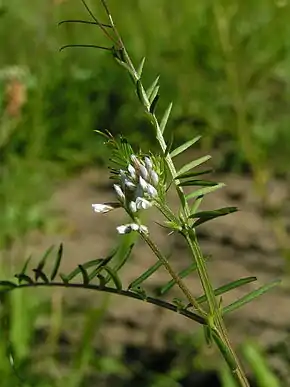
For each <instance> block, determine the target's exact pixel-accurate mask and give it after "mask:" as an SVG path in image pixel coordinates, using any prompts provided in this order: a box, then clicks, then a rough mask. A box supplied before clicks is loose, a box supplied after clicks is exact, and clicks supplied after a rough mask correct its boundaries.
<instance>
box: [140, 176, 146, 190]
mask: <svg viewBox="0 0 290 387" xmlns="http://www.w3.org/2000/svg"><path fill="white" fill-rule="evenodd" d="M139 183H140V185H141V187H142V189H144V190H146V189H147V183H146V181H145V180H144V179H143V177H142V176H140V177H139Z"/></svg>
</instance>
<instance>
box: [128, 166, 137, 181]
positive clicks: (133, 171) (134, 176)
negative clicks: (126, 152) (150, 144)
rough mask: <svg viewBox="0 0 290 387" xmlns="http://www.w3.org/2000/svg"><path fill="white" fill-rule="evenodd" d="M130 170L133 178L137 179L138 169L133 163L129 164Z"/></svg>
mask: <svg viewBox="0 0 290 387" xmlns="http://www.w3.org/2000/svg"><path fill="white" fill-rule="evenodd" d="M128 172H129V173H130V175H131V177H132V179H133V180H135V179H136V170H135V168H134V167H133V165H131V164H129V165H128Z"/></svg>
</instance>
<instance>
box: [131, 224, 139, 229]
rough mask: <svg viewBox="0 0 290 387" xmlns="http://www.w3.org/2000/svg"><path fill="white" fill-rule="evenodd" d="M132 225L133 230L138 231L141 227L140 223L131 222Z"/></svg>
mask: <svg viewBox="0 0 290 387" xmlns="http://www.w3.org/2000/svg"><path fill="white" fill-rule="evenodd" d="M130 227H131V229H132V230H133V231H138V230H139V228H140V226H139V225H138V224H136V223H131V224H130Z"/></svg>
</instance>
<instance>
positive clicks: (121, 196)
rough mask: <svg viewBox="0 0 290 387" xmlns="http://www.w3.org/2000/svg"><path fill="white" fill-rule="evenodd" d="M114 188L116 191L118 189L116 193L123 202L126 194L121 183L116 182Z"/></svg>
mask: <svg viewBox="0 0 290 387" xmlns="http://www.w3.org/2000/svg"><path fill="white" fill-rule="evenodd" d="M114 189H115V191H116V194H117V196H118V198H119V200H120V201H121V202H124V201H125V195H124V193H123V191H122V189H121V187H120V186H119V185H117V184H114Z"/></svg>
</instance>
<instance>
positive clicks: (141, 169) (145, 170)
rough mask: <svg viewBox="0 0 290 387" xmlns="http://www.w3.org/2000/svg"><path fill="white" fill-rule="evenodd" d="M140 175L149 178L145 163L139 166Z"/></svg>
mask: <svg viewBox="0 0 290 387" xmlns="http://www.w3.org/2000/svg"><path fill="white" fill-rule="evenodd" d="M139 171H140V175H141V176H142V177H143V179H145V180H148V178H149V173H148V171H147V169H146V168H145V167H144V165H142V164H140V166H139Z"/></svg>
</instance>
